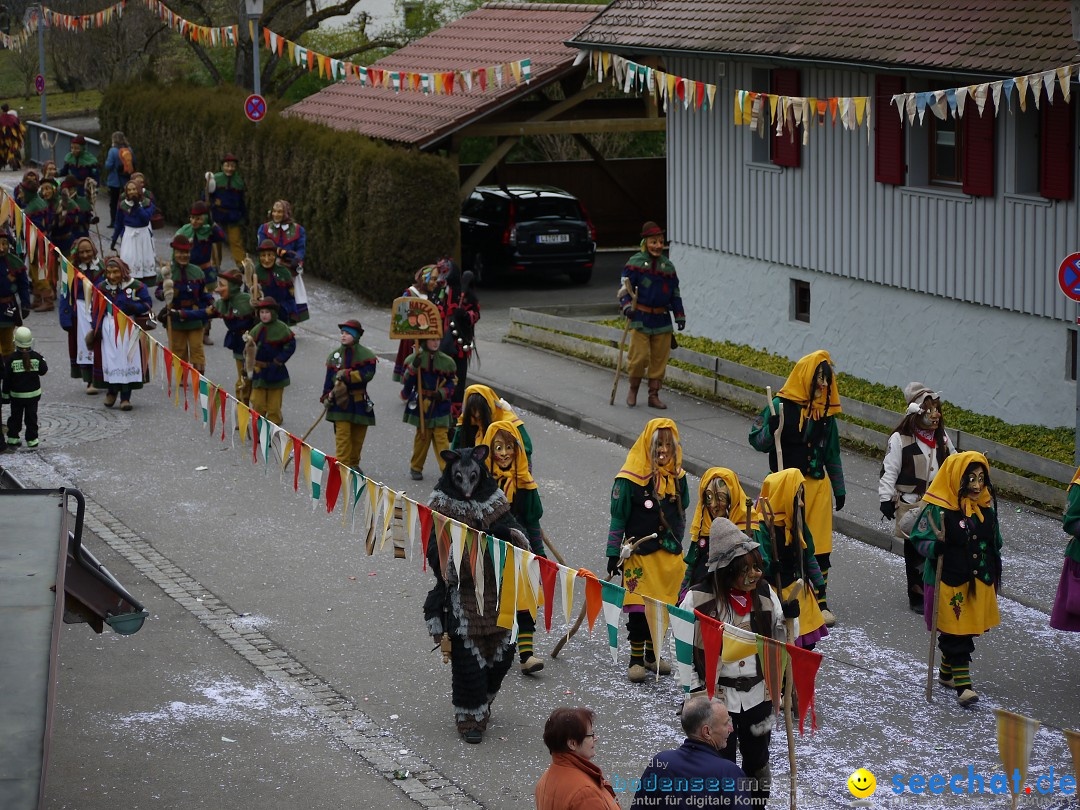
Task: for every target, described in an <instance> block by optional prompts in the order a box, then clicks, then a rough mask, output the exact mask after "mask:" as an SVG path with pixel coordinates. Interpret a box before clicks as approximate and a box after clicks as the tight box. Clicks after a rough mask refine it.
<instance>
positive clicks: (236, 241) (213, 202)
mask: <svg viewBox="0 0 1080 810" xmlns="http://www.w3.org/2000/svg"><path fill="white" fill-rule="evenodd" d="M239 165H240V161H238V160H237V159H236V155H225V157H223V158H222V159H221V171H220V172H217V173H216V174H215V173H214V172H207V173H206V191H207V193H208V194H209V195H210V199H209V200H208V201H207V202H209V203H210V210H211V212H212V213H213V216H214V222H216V223H217V224H218V225H220V226H221V227H222V228H224V229H225V233H226V234H227V235H228V237H229V252H230V253H231V254H232V257H233V261H234V262H236V263H237V264H240V262H242V261H243V260H244V256H245V255H247V251H246V250H245V249H244V224H245V223H246V222H247V199H246V191H247V187H246V186H245V185H244V178H243V177H241V176H240V173H239V172H238V171H237V169H238V167H239ZM279 303H280V302H279ZM284 314H285V313H282V315H284Z"/></svg>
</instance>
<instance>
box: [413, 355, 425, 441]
mask: <svg viewBox="0 0 1080 810" xmlns="http://www.w3.org/2000/svg"><path fill="white" fill-rule="evenodd" d="M414 346H415V347H416V359H417V360H419V359H420V340H419V338H417V340H416V342H415V343H414ZM416 410H417V411H418V412H419V414H420V432H421V433H427V427H426V426H425V425H424V375H423V373H422V372H421V371H420V366H417V367H416ZM424 452H425V453H426V452H427V451H426V450H425V451H424Z"/></svg>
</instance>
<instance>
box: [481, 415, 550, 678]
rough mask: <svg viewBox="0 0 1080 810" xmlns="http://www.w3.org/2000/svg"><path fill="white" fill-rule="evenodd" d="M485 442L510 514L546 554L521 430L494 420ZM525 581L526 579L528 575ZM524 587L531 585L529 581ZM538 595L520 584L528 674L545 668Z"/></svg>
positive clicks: (521, 638) (535, 549) (522, 653)
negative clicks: (538, 640)
mask: <svg viewBox="0 0 1080 810" xmlns="http://www.w3.org/2000/svg"><path fill="white" fill-rule="evenodd" d="M483 444H485V445H487V447H488V457H487V465H488V469H489V470H490V471H491V474H492V475H493V476H495V481H496V482H497V483H498V485H499V489H501V490H502V491H503V494H504V495H505V496H506V499H507V500H508V501H509V502H510V512H511V514H513V516H514V517H515V518H516V519H517V522H518V523H520V524H521V526H522V528H523V529H524V530H525V536H526V537H528V539H529V548H530V549H531V550H532V553H533V554H536V555H537V556H539V557H547V554H546V553H545V552H544V530H543V529H542V528H540V518H542V517H543V516H544V506H543V504H541V503H540V491H539V490H538V489H537V488H536V481H535V480H533V477H532V473H531V472H529V461H528V459H527V458H526V457H525V443H524V442H523V441H522V437H521V433H520V432H519V431H518V428H517V426H516V425H514V424H513V423H512V422H508V421H503V422H492V423H491V424H490V425H488V428H487V432H486V433H485V434H484V437H483ZM522 582H523V583H524V582H525V577H523V578H522ZM525 587H529V586H528V584H527V583H526V584H525ZM535 596H536V597H538V598H537V599H531V598H529V597H528V596H525V595H523V591H522V585H519V586H518V612H517V621H518V641H517V643H518V659H519V661H520V664H521V672H522V673H523V674H525V675H534V674H535V673H537V672H539V671H540V670H542V669H543V668H544V662H543V660H542V659H540V658H539V657H537V656H536V655H534V654H533V636H534V635H535V633H536V611H537V609H538V608H539V605H538V604H537V602H539V603H540V604H543V593H539V594H535Z"/></svg>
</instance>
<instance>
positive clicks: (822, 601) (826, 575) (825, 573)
mask: <svg viewBox="0 0 1080 810" xmlns="http://www.w3.org/2000/svg"><path fill="white" fill-rule="evenodd" d="M821 578H822V580H824V583H825V587H823V588H822V589H821V593H819V594H818V600H817V603H818V605H819V606H820V607H821V609H822V610H824V609H825V608H827V607H828V605H827V604H826V598H825V595H826V594H827V593H828V592H829V569H828V568H826V569H825V570H824V571H822V572H821Z"/></svg>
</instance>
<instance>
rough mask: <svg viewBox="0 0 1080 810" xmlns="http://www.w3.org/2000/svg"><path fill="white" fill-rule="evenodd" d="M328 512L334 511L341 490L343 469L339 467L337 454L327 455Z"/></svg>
mask: <svg viewBox="0 0 1080 810" xmlns="http://www.w3.org/2000/svg"><path fill="white" fill-rule="evenodd" d="M324 463H325V464H326V470H327V475H326V512H327V514H329V513H331V512H333V511H334V507H335V506H337V499H338V495H339V494H340V492H341V471H340V470H339V469H338V460H337V458H336V457H335V456H326V459H325V462H324Z"/></svg>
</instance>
